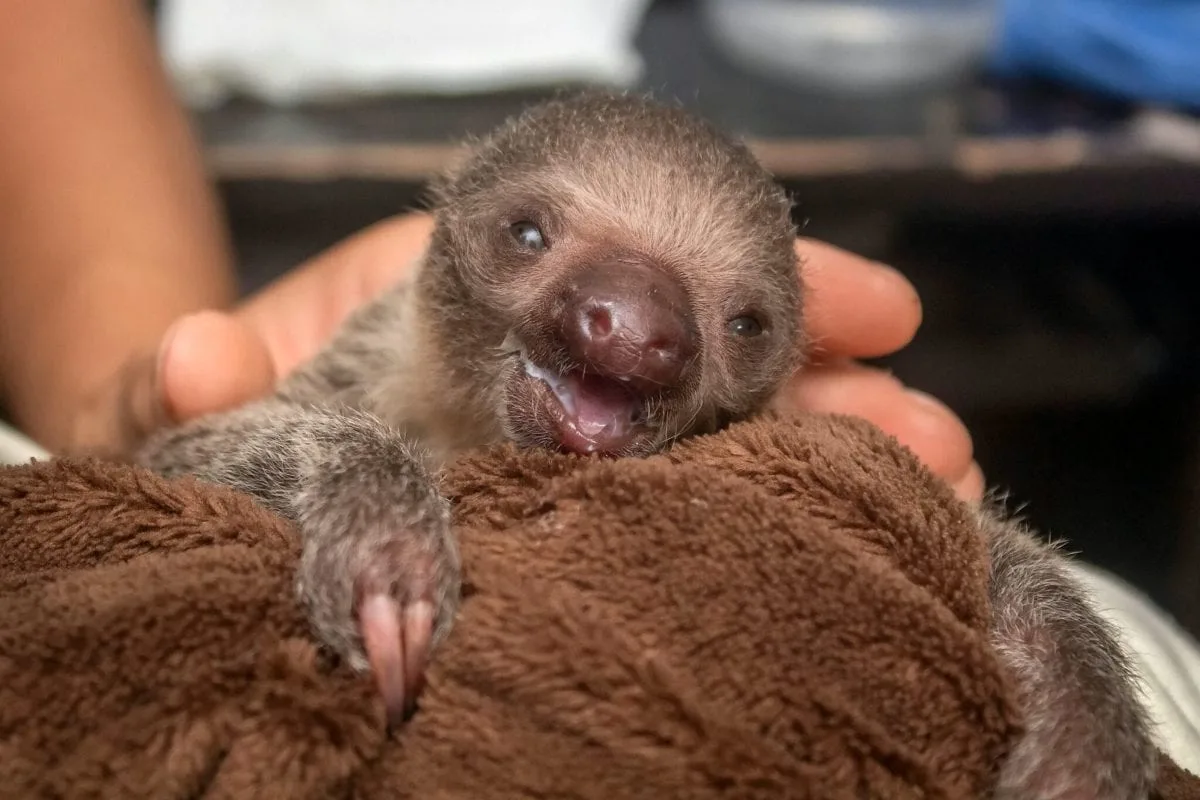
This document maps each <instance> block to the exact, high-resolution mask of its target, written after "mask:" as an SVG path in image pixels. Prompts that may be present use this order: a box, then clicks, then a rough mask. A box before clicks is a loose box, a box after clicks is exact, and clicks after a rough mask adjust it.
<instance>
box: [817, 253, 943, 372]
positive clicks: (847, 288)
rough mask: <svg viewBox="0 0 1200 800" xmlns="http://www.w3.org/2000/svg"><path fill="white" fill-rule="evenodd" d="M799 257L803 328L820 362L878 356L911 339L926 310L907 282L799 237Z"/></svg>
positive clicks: (891, 272)
mask: <svg viewBox="0 0 1200 800" xmlns="http://www.w3.org/2000/svg"><path fill="white" fill-rule="evenodd" d="M796 253H797V255H798V256H799V257H800V260H801V266H800V274H801V278H802V279H803V281H804V284H805V288H806V291H807V297H806V302H805V312H804V313H805V327H806V329H807V330H808V333H809V336H810V337H811V339H812V341H813V348H814V350H815V353H814V355H815V356H816V358H817V360H818V361H820V360H824V359H825V358H833V357H848V358H874V357H877V356H882V355H887V354H888V353H893V352H895V351H896V350H899V349H900V348H902V347H904V346H905V345H907V344H908V343H909V342H910V341H912V338H913V336H915V335H916V332H917V328H919V327H920V325H921V315H922V312H921V300H920V298H919V297H918V296H917V291H916V289H915V288H914V287H913V285H912V284H911V283H909V281H908V279H907V278H905V277H904V276H903V275H901V274H900V273H899V272H897V271H896V270H894V269H892V268H891V267H887V266H884V265H882V264H878V263H875V262H873V261H870V260H868V259H865V258H863V257H861V256H857V255H854V254H853V253H849V252H846V251H845V250H841V249H840V248H837V247H834V246H833V245H830V244H825V243H824V242H820V241H817V240H815V239H805V238H801V239H798V240H797V241H796Z"/></svg>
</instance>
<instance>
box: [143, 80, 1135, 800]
mask: <svg viewBox="0 0 1200 800" xmlns="http://www.w3.org/2000/svg"><path fill="white" fill-rule="evenodd" d="M433 190H434V191H433V197H434V200H435V202H434V214H435V218H436V228H435V231H434V234H433V238H432V243H431V244H430V247H429V249H428V251H427V253H426V255H425V256H424V258H423V259H422V263H421V264H420V265H419V267H418V268H417V270H416V272H415V275H414V276H413V278H412V279H411V281H409V282H406V283H405V284H403V285H399V286H396V287H395V288H393V289H392V290H390V291H389V292H387V293H386V294H384V295H383V296H382V297H380V298H379V299H378V300H376V301H374V302H373V303H371V304H369V305H368V306H366V307H364V308H362V309H361V310H360V311H358V312H357V313H356V314H354V315H353V316H352V317H351V318H350V319H349V320H348V321H347V322H346V324H345V325H344V327H343V329H342V330H341V331H340V332H339V334H338V335H337V336H336V338H335V339H334V340H333V341H332V342H331V343H330V344H329V345H328V346H327V347H326V348H325V349H324V350H323V351H322V352H321V353H320V354H319V355H317V356H316V357H315V358H314V359H313V360H312V361H311V362H310V363H308V364H306V365H305V366H303V367H302V368H300V369H299V370H297V371H296V372H295V373H294V374H292V375H291V376H290V377H288V378H287V379H286V380H285V381H283V382H282V383H281V384H280V385H279V386H278V388H277V390H276V392H275V393H274V394H273V395H272V396H270V397H268V398H266V399H264V400H261V401H259V402H255V403H252V404H250V405H248V406H245V407H243V408H240V409H237V410H234V411H231V412H228V413H223V414H216V415H212V416H209V417H207V418H205V419H201V420H198V421H195V422H192V423H189V424H186V425H183V426H181V427H179V428H177V429H174V430H170V431H165V432H163V433H162V434H160V435H158V436H157V437H156V438H155V439H153V440H152V441H151V442H149V443H148V444H147V445H146V447H145V448H144V450H143V451H142V452H141V454H140V456H139V460H140V461H141V463H143V464H145V465H146V466H148V467H150V468H151V469H154V470H156V471H158V472H160V473H163V474H165V475H168V476H171V475H180V474H184V473H190V474H194V475H197V476H199V477H201V478H203V479H206V480H209V481H213V482H217V483H221V484H225V485H228V486H231V487H233V488H236V489H239V490H242V491H244V492H248V493H250V494H252V495H254V496H256V497H257V498H258V499H259V500H260V501H261V502H262V503H264V504H265V505H266V506H268V507H270V508H271V509H273V510H275V511H276V512H278V513H280V514H282V515H283V516H285V517H287V518H289V519H291V520H292V521H294V522H295V524H296V525H297V527H298V528H299V530H300V532H301V534H302V536H303V553H302V557H301V563H300V567H299V573H298V576H297V591H298V594H299V597H300V599H301V601H302V602H303V604H304V606H305V608H306V609H307V613H308V615H309V618H310V620H311V622H312V625H313V628H314V630H315V632H316V634H317V636H318V637H319V639H320V640H321V641H322V642H323V643H324V644H325V645H327V646H328V647H330V648H331V649H332V650H334V651H336V652H337V653H339V654H340V655H341V656H343V657H344V658H346V659H347V660H348V661H349V663H350V664H351V665H352V666H353V667H355V668H356V669H359V670H367V669H369V670H370V671H371V672H372V674H373V676H374V678H375V681H376V683H377V685H378V687H379V690H380V692H381V694H382V696H383V698H384V701H385V703H386V704H387V706H388V709H389V715H390V717H391V718H392V719H393V720H394V721H395V720H396V719H399V718H402V716H403V714H404V713H406V712H407V711H408V710H409V709H410V707H411V705H412V702H413V699H414V697H415V696H416V693H417V692H418V691H419V688H420V683H421V678H422V675H423V672H424V669H425V666H426V663H427V661H428V658H429V654H430V652H431V651H432V649H433V648H434V647H435V646H436V644H437V643H438V642H439V641H440V640H441V639H442V638H443V637H444V636H445V635H446V634H447V632H448V630H449V628H450V625H451V621H452V619H453V617H454V614H455V611H456V607H457V604H458V600H459V588H460V579H459V569H460V564H459V556H458V552H457V549H456V546H455V543H454V541H453V539H452V538H451V535H450V530H449V521H450V518H449V510H448V508H447V503H446V501H445V500H444V499H443V498H442V497H441V495H440V494H439V491H438V487H437V484H436V479H435V473H436V471H437V469H438V467H439V465H441V464H443V463H445V462H446V461H447V460H448V459H451V458H453V457H454V456H455V455H456V454H458V453H460V452H461V451H463V450H464V449H466V448H473V447H478V446H481V445H486V444H489V443H494V442H499V441H502V440H510V441H512V442H515V443H517V444H518V445H523V446H529V447H545V448H553V449H558V450H562V451H568V452H574V453H581V454H602V455H608V456H640V455H646V454H650V453H653V452H656V451H659V450H661V449H663V448H664V447H666V446H668V445H669V444H670V443H671V442H673V441H674V440H676V439H678V438H680V437H683V436H688V435H692V434H696V433H701V432H708V431H715V430H717V429H719V428H721V427H722V426H724V425H727V424H728V423H730V422H731V421H733V420H737V419H740V418H743V417H746V416H747V415H749V414H752V413H754V412H755V411H757V410H760V409H762V408H763V407H764V406H765V405H766V403H767V401H768V400H769V398H770V397H771V396H772V395H773V394H774V393H775V391H776V390H777V389H779V388H780V386H781V385H782V384H783V382H784V381H785V380H786V379H787V378H788V377H790V376H791V375H792V374H793V373H794V371H795V370H796V369H798V368H799V367H800V365H801V361H802V353H803V351H804V345H805V342H804V340H803V333H802V325H801V319H802V317H801V309H802V307H803V303H802V300H803V297H802V291H801V285H800V281H799V276H798V272H797V264H796V257H795V251H794V242H795V234H796V232H795V228H794V226H793V223H792V220H791V206H790V203H789V201H788V198H787V196H786V195H785V193H784V192H783V191H782V190H781V189H780V188H779V187H778V185H777V184H776V182H775V181H774V180H773V178H772V176H771V175H770V174H769V173H767V172H766V171H765V170H764V169H763V168H762V167H761V166H760V165H759V164H758V163H757V162H756V160H755V159H754V158H753V156H752V155H751V154H750V152H749V151H748V150H747V149H746V148H745V147H744V146H742V145H741V144H739V143H736V142H734V141H732V140H731V139H729V138H727V137H726V136H724V135H722V134H721V133H720V132H719V131H717V130H715V129H714V128H712V127H711V126H709V125H708V124H706V123H704V122H703V121H701V120H699V119H697V118H695V117H692V116H690V115H688V114H687V113H685V112H683V111H682V110H680V109H677V108H671V107H667V106H664V105H659V104H657V103H654V102H652V101H650V100H648V99H645V98H640V97H634V96H621V95H611V94H606V93H599V92H585V93H581V94H576V95H572V96H568V97H563V98H559V99H557V100H554V101H551V102H548V103H544V104H541V105H539V106H536V107H534V108H531V109H529V110H528V111H526V112H525V113H524V114H522V115H520V116H518V117H516V118H514V119H512V120H509V121H508V122H507V123H505V124H504V125H503V126H501V127H500V128H499V129H498V130H496V131H495V132H493V133H492V134H491V135H490V136H488V137H487V138H485V139H484V140H483V141H481V142H478V143H476V146H475V147H474V148H472V151H471V153H470V154H469V155H468V157H467V158H466V159H464V160H463V161H462V162H461V163H460V164H459V165H458V166H457V167H456V168H455V169H454V170H452V171H451V173H450V174H448V175H447V176H445V177H444V178H443V179H441V180H440V181H438V182H437V183H436V184H435V186H434V187H433ZM979 527H980V532H981V535H983V536H986V537H987V538H988V540H989V542H990V544H991V550H992V557H993V563H992V567H991V569H992V573H991V580H992V598H993V602H994V607H995V608H994V620H993V622H994V624H993V634H994V641H995V644H996V646H997V648H998V651H999V652H1000V654H1001V656H1002V658H1004V660H1005V663H1006V664H1007V665H1008V666H1009V668H1010V669H1011V670H1012V672H1013V674H1014V675H1015V677H1016V678H1017V680H1018V684H1019V685H1020V687H1021V689H1022V695H1023V697H1022V701H1023V703H1024V706H1025V711H1026V715H1027V719H1028V730H1027V732H1026V733H1025V734H1024V736H1023V737H1022V739H1021V741H1020V743H1019V745H1018V746H1017V747H1016V749H1015V751H1014V752H1013V753H1012V755H1011V756H1010V757H1009V758H1008V759H1007V761H1006V763H1005V764H1004V765H1003V767H1002V769H1001V774H1000V775H999V787H1000V788H999V790H998V795H997V796H1000V797H1005V798H1059V797H1061V798H1067V797H1088V798H1122V799H1123V800H1125V799H1127V798H1134V797H1141V796H1145V795H1146V793H1147V791H1148V786H1149V782H1150V780H1151V778H1152V776H1153V773H1154V768H1155V764H1154V757H1153V756H1154V750H1153V748H1152V746H1151V745H1150V741H1149V737H1148V733H1147V725H1146V722H1145V719H1144V714H1143V712H1142V710H1141V708H1140V706H1139V704H1138V702H1137V696H1136V689H1135V684H1134V682H1133V679H1132V676H1131V674H1130V671H1129V669H1128V667H1127V664H1126V661H1125V659H1124V656H1123V654H1122V652H1121V650H1120V648H1119V646H1118V644H1117V642H1116V640H1115V637H1114V636H1113V634H1112V633H1111V632H1110V630H1109V629H1108V628H1107V627H1106V626H1105V625H1104V624H1103V623H1102V622H1101V620H1100V619H1099V618H1098V617H1097V616H1096V614H1095V613H1094V612H1093V611H1092V610H1091V608H1090V607H1089V605H1088V603H1087V600H1086V597H1085V596H1084V594H1083V592H1082V590H1081V589H1080V588H1078V587H1077V586H1076V585H1075V583H1074V582H1073V581H1072V580H1071V578H1070V575H1069V573H1068V571H1067V569H1066V565H1065V562H1064V560H1063V559H1062V557H1061V556H1059V555H1057V554H1055V553H1053V552H1052V551H1050V550H1048V549H1046V548H1044V547H1042V546H1041V545H1039V544H1038V543H1037V541H1036V540H1035V539H1033V538H1032V537H1031V536H1029V535H1028V534H1027V533H1026V532H1025V531H1024V530H1022V529H1021V528H1020V527H1018V526H1017V525H1016V524H1015V523H1012V522H1009V521H1006V520H1003V519H1002V518H1001V517H999V516H998V515H997V514H995V513H992V512H990V511H982V512H980V526H979Z"/></svg>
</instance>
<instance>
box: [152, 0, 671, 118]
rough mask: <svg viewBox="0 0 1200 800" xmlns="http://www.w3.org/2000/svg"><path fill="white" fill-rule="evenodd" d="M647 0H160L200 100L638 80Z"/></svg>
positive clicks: (186, 91) (172, 50) (170, 57)
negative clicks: (232, 95) (638, 47)
mask: <svg viewBox="0 0 1200 800" xmlns="http://www.w3.org/2000/svg"><path fill="white" fill-rule="evenodd" d="M648 6H649V0H503V2H495V0H354V2H349V3H348V2H344V0H163V3H162V6H161V10H160V15H161V16H160V25H159V39H160V45H161V48H162V51H163V55H164V58H165V61H166V64H167V66H168V68H169V70H170V72H171V73H172V75H173V76H174V79H175V81H176V83H177V84H178V87H179V89H180V90H181V92H182V94H183V96H184V97H185V99H186V100H187V102H189V103H190V104H192V105H193V106H208V105H212V104H216V103H219V102H221V101H222V100H223V99H225V98H226V97H227V96H228V95H229V94H230V93H231V92H235V91H236V92H241V93H244V94H247V95H249V96H251V97H255V98H257V99H260V100H262V101H264V102H268V103H272V104H277V105H287V104H293V103H297V102H301V101H309V100H326V99H340V98H347V97H353V96H361V95H371V94H381V93H400V92H413V93H421V94H459V93H470V92H481V91H492V90H501V89H512V88H520V87H529V86H534V85H549V84H558V83H562V82H567V81H572V82H585V83H597V84H605V85H614V86H625V85H629V84H631V83H633V82H634V81H636V80H637V78H638V77H639V76H640V75H641V71H642V60H641V58H640V56H639V55H638V53H637V50H636V49H635V48H634V46H633V40H634V37H635V35H636V33H637V31H638V29H639V27H640V25H641V21H642V18H643V16H644V13H645V10H646V8H647V7H648Z"/></svg>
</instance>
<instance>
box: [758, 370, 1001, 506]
mask: <svg viewBox="0 0 1200 800" xmlns="http://www.w3.org/2000/svg"><path fill="white" fill-rule="evenodd" d="M774 405H775V407H776V408H779V409H781V410H784V411H796V410H804V411H814V412H818V413H836V414H848V415H851V416H857V417H861V418H863V419H866V420H868V421H870V422H872V423H874V424H875V425H876V426H878V427H879V428H880V429H881V430H883V431H884V432H885V433H889V434H891V435H892V436H895V437H896V438H897V439H898V440H899V441H900V442H901V444H904V445H905V446H906V447H908V448H909V449H910V450H912V451H913V453H914V454H915V455H916V456H917V457H918V458H919V459H921V461H923V462H924V463H925V464H926V465H927V466H928V467H929V468H930V469H931V470H932V471H933V472H935V473H937V474H938V475H940V476H941V477H942V478H944V479H945V480H946V481H947V482H948V483H950V485H951V486H953V487H954V489H955V491H956V492H958V494H959V496H960V497H963V498H964V499H966V500H970V501H975V500H978V499H979V498H980V497H981V496H982V493H983V474H982V472H981V470H980V469H979V465H978V464H976V463H975V461H974V447H973V444H972V442H971V435H970V433H969V432H968V431H967V429H966V427H965V426H964V425H963V423H962V421H961V420H960V419H959V418H958V417H957V416H956V415H955V414H954V412H952V411H951V410H950V409H948V408H946V406H945V405H943V404H942V403H940V402H939V401H937V400H936V399H934V398H933V397H930V396H929V395H927V394H925V393H923V392H919V391H916V390H914V389H908V388H906V387H905V386H904V384H902V383H901V382H900V381H899V380H897V379H896V378H894V377H893V376H892V375H890V374H888V373H887V372H884V371H882V370H877V369H872V368H869V367H865V366H862V365H860V364H855V363H853V362H848V361H838V362H834V363H830V364H825V365H823V366H818V367H813V368H811V369H808V370H805V371H804V372H802V373H801V374H800V375H799V376H798V377H797V378H796V379H793V380H792V382H791V383H790V384H788V386H786V387H785V388H784V390H783V391H782V392H781V393H780V394H779V395H778V396H777V397H776V399H775V401H774Z"/></svg>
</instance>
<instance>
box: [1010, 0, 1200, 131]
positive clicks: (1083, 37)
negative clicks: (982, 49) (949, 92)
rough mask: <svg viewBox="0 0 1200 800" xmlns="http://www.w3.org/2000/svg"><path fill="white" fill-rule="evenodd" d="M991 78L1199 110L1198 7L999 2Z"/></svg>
mask: <svg viewBox="0 0 1200 800" xmlns="http://www.w3.org/2000/svg"><path fill="white" fill-rule="evenodd" d="M1001 17H1002V20H1001V30H1000V32H999V38H998V41H997V42H996V48H995V50H994V52H993V54H992V58H991V64H990V67H991V69H992V71H993V72H994V73H995V74H997V75H1001V76H1007V77H1032V76H1037V77H1041V78H1049V79H1052V80H1057V81H1060V82H1063V83H1067V84H1072V85H1075V86H1078V87H1081V88H1085V89H1092V90H1098V91H1103V92H1106V93H1110V94H1113V95H1116V96H1119V97H1122V98H1125V99H1127V100H1133V101H1138V102H1143V103H1155V104H1160V105H1172V106H1176V107H1186V108H1192V109H1200V0H1002V2H1001Z"/></svg>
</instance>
